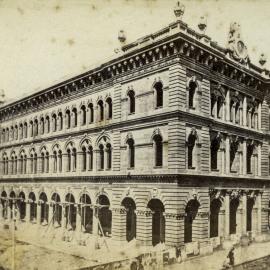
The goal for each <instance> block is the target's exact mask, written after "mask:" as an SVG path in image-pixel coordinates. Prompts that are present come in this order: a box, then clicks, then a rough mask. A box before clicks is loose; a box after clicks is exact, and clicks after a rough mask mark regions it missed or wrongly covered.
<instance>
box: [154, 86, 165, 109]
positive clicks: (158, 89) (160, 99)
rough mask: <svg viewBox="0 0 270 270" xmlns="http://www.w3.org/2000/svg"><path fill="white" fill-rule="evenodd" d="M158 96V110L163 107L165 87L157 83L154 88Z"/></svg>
mask: <svg viewBox="0 0 270 270" xmlns="http://www.w3.org/2000/svg"><path fill="white" fill-rule="evenodd" d="M154 91H155V96H156V108H159V107H162V106H163V85H162V83H161V82H157V83H156V84H155V86H154Z"/></svg>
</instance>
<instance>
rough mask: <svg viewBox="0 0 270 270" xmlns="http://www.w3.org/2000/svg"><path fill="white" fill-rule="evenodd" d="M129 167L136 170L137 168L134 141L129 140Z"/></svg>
mask: <svg viewBox="0 0 270 270" xmlns="http://www.w3.org/2000/svg"><path fill="white" fill-rule="evenodd" d="M127 145H128V167H129V168H134V167H135V147H134V140H133V139H128V141H127Z"/></svg>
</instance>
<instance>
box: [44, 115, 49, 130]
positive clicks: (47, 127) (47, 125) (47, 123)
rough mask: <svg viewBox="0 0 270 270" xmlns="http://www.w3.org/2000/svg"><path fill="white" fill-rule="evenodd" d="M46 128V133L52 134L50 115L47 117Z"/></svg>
mask: <svg viewBox="0 0 270 270" xmlns="http://www.w3.org/2000/svg"><path fill="white" fill-rule="evenodd" d="M45 127H46V133H50V117H49V115H47V116H46V122H45Z"/></svg>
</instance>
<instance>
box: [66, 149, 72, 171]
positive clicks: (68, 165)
mask: <svg viewBox="0 0 270 270" xmlns="http://www.w3.org/2000/svg"><path fill="white" fill-rule="evenodd" d="M67 171H68V172H70V171H71V151H70V149H68V150H67Z"/></svg>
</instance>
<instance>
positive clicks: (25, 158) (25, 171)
mask: <svg viewBox="0 0 270 270" xmlns="http://www.w3.org/2000/svg"><path fill="white" fill-rule="evenodd" d="M23 173H24V174H25V173H27V156H26V155H24V167H23Z"/></svg>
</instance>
